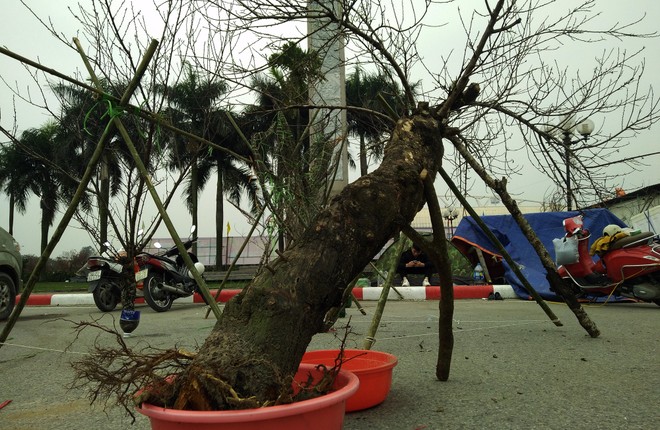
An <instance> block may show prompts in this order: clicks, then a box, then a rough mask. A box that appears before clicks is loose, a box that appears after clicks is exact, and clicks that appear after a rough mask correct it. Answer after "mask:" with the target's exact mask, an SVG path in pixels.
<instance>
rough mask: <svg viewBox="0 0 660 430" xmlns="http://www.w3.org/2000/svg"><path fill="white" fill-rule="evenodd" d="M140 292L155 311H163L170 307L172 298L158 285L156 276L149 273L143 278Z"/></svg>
mask: <svg viewBox="0 0 660 430" xmlns="http://www.w3.org/2000/svg"><path fill="white" fill-rule="evenodd" d="M142 292H143V293H144V301H145V302H147V304H148V305H149V307H150V308H151V309H153V310H155V311H156V312H165V311H168V310H169V309H170V308H171V307H172V303H173V302H174V298H172V295H171V294H170V293H168V292H167V291H164V290H163V289H162V288H161V287H160V281H158V279H157V278H156V276H154V275H151V274H149V276H147V279H145V280H144V288H143V289H142Z"/></svg>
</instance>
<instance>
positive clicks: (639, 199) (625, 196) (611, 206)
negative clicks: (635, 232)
mask: <svg viewBox="0 0 660 430" xmlns="http://www.w3.org/2000/svg"><path fill="white" fill-rule="evenodd" d="M658 205H660V184H655V185H650V186H648V187H644V188H640V189H638V190H636V191H631V192H623V193H617V196H616V197H614V198H612V199H609V200H605V201H602V202H600V203H598V204H595V205H591V206H587V207H584V208H582V209H593V208H606V209H608V210H609V211H610V212H612V213H613V214H614V215H616V216H617V217H619V218H620V219H621V221H623V222H625V223H626V224H628V225H632V224H633V217H635V216H636V215H638V214H641V213H643V212H646V211H648V210H650V209H651V208H653V207H655V206H658Z"/></svg>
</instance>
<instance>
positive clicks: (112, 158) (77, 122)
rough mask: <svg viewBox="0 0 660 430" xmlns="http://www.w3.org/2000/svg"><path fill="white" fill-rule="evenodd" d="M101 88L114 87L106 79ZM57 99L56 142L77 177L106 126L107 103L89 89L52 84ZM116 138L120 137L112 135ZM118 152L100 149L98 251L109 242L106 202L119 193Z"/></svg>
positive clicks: (97, 194)
mask: <svg viewBox="0 0 660 430" xmlns="http://www.w3.org/2000/svg"><path fill="white" fill-rule="evenodd" d="M104 87H109V88H113V85H111V84H110V83H109V82H105V83H104ZM52 89H53V91H54V92H55V94H56V95H57V96H58V97H59V98H60V102H61V114H60V118H59V132H58V136H59V139H58V140H59V141H60V142H61V143H62V148H61V151H62V152H63V153H64V155H63V157H64V159H66V160H68V162H67V164H66V166H68V168H69V170H70V171H71V174H72V175H74V176H78V175H80V174H82V172H83V171H84V169H85V168H86V166H87V164H88V162H89V159H90V157H91V155H92V153H93V152H94V149H95V147H96V144H97V143H98V141H99V139H100V138H101V135H102V134H103V132H104V130H105V128H106V126H107V118H106V117H105V112H106V111H107V106H106V105H105V104H103V103H102V102H99V101H98V100H96V99H95V98H93V97H92V96H91V95H90V94H89V92H88V91H86V90H83V89H81V88H79V87H77V86H74V85H64V84H57V85H54V86H53V87H52ZM113 140H115V141H116V140H119V136H116V137H114V138H113ZM118 156H119V154H118V152H117V151H113V150H110V148H108V150H106V151H104V152H103V155H102V157H101V160H100V162H99V166H98V174H97V175H98V176H97V178H98V181H97V182H93V185H96V184H98V185H97V189H96V192H95V194H96V197H97V204H98V212H99V213H98V216H99V227H98V228H99V234H98V241H99V247H100V249H101V250H103V249H104V247H105V245H104V244H105V243H106V242H107V241H108V217H109V210H108V205H109V201H110V198H111V197H112V196H116V195H117V193H118V192H119V188H120V184H121V181H122V170H121V167H120V163H119V160H118ZM82 204H83V209H89V202H88V200H83V201H82Z"/></svg>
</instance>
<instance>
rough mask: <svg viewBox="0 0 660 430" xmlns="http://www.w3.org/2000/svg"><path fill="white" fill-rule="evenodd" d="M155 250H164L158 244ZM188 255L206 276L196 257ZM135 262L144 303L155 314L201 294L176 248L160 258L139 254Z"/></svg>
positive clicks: (198, 269) (137, 279) (185, 245)
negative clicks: (183, 299)
mask: <svg viewBox="0 0 660 430" xmlns="http://www.w3.org/2000/svg"><path fill="white" fill-rule="evenodd" d="M192 231H194V228H193V230H192ZM194 242H195V240H192V239H189V240H187V241H186V242H184V244H183V246H184V248H186V249H188V248H190V247H191V246H192V244H193V243H194ZM154 246H155V247H156V248H158V249H160V248H161V245H160V243H158V242H156V243H155V244H154ZM188 255H189V256H190V259H191V260H192V261H193V263H194V264H195V269H197V271H198V272H199V274H200V275H201V274H202V273H204V270H205V267H204V264H202V263H200V262H199V260H198V259H197V256H196V255H195V254H193V253H192V252H188ZM135 260H136V263H137V264H138V266H139V267H138V271H137V272H136V274H135V280H136V281H137V282H138V283H142V284H143V292H144V300H145V301H146V302H147V304H148V305H149V306H150V307H151V308H152V309H153V310H155V311H156V312H165V311H167V310H169V309H170V308H171V307H172V303H173V302H174V300H176V299H178V298H180V297H188V296H192V295H193V294H194V293H195V292H199V286H198V285H197V282H196V281H195V278H193V276H192V273H190V271H189V270H188V268H187V267H186V265H185V263H184V261H183V257H181V254H180V253H179V250H178V248H177V247H176V246H173V247H172V248H170V249H168V250H167V251H165V252H163V253H159V254H150V253H146V252H145V253H141V254H138V256H137V257H136V258H135ZM202 297H203V296H202ZM205 301H206V300H205Z"/></svg>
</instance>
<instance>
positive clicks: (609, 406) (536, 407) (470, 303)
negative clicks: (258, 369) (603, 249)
mask: <svg viewBox="0 0 660 430" xmlns="http://www.w3.org/2000/svg"><path fill="white" fill-rule="evenodd" d="M175 303H176V302H175ZM362 305H363V306H364V308H365V310H366V311H367V315H366V316H363V315H361V314H360V313H359V312H358V311H357V309H356V308H355V307H352V308H349V309H348V310H347V317H346V318H342V319H340V320H339V322H338V324H337V326H336V327H337V329H338V330H337V332H336V333H322V334H319V335H317V336H316V337H315V338H314V339H313V340H312V343H311V344H310V346H309V349H325V348H338V347H339V345H340V340H339V337H338V336H340V335H342V334H343V330H342V329H341V326H342V325H345V324H346V323H347V322H348V321H349V318H350V323H351V334H350V335H349V340H348V344H347V347H349V348H361V347H362V344H363V341H364V338H365V335H366V332H367V329H368V327H369V326H370V324H371V319H372V316H373V313H374V309H375V306H376V302H367V301H365V302H363V303H362ZM550 306H551V308H552V310H553V311H554V312H555V313H556V314H557V316H559V318H560V319H561V320H562V322H563V323H564V326H563V327H555V326H554V325H553V324H552V323H551V322H550V321H549V320H548V318H547V317H546V315H545V314H544V313H543V311H542V310H541V309H540V308H539V307H538V306H537V305H536V303H534V302H526V301H521V300H504V301H487V300H458V301H456V310H455V315H454V316H455V318H454V333H455V344H454V354H453V359H452V368H451V376H450V379H449V381H447V382H439V381H438V380H437V379H436V378H435V366H436V360H437V350H438V337H437V333H438V330H437V324H438V302H437V301H416V302H413V301H397V302H389V303H388V305H387V307H386V309H385V313H384V317H383V319H382V321H381V324H380V328H379V330H378V333H377V336H376V339H377V340H376V343H375V345H374V347H373V349H377V350H381V351H386V352H389V353H392V354H395V355H396V356H397V357H398V359H399V363H398V365H397V367H395V369H394V377H393V384H392V390H391V392H390V395H389V397H388V398H387V400H386V401H385V402H384V403H383V404H381V405H380V406H377V407H375V408H372V409H369V410H366V411H361V412H355V413H351V414H347V415H346V418H345V421H344V428H345V429H482V428H507V429H532V428H536V429H565V428H571V429H594V428H604V429H648V428H655V427H656V426H657V423H658V422H660V408H659V407H658V405H660V376H659V375H660V359H659V358H658V346H659V345H660V336H659V335H658V334H659V328H660V324H659V323H660V308H659V307H658V306H655V305H651V304H612V305H607V306H589V307H587V312H588V313H589V315H590V316H591V317H592V319H593V320H594V321H595V322H596V323H597V325H598V327H599V328H600V330H601V332H602V335H601V337H599V338H597V339H591V338H589V337H588V335H587V334H586V332H585V331H584V330H583V329H582V328H581V327H580V326H579V325H578V323H577V321H576V319H575V317H574V316H573V314H572V313H571V312H570V311H569V310H568V309H567V308H566V307H565V306H564V305H562V304H550ZM140 309H141V310H142V311H143V312H142V319H141V322H140V325H139V327H138V328H137V330H136V331H135V335H134V336H133V337H131V338H129V339H128V342H129V344H131V345H134V346H136V347H143V346H146V345H150V346H153V347H171V346H173V345H175V344H176V345H179V346H181V347H186V348H191V349H194V348H195V347H196V345H198V344H200V343H201V342H203V340H204V339H205V337H206V336H207V334H208V333H209V332H210V331H211V330H212V328H213V325H214V321H213V319H204V315H205V314H206V308H205V307H204V306H203V305H200V304H175V305H174V307H173V308H172V309H171V310H170V311H169V312H165V313H155V312H153V311H151V310H150V309H149V308H147V307H144V306H141V307H140ZM113 316H114V317H115V318H118V312H115V313H113V314H106V315H102V314H101V313H100V312H99V311H98V310H96V308H95V307H93V306H69V307H54V306H48V307H27V308H26V309H25V310H24V311H23V314H22V316H21V318H20V319H19V321H18V323H17V324H16V326H15V327H14V329H13V331H12V333H11V335H10V337H9V339H8V340H7V342H6V344H5V345H4V346H3V347H2V348H1V349H0V404H2V403H3V402H5V401H8V400H10V401H11V402H10V403H9V404H6V406H4V407H3V408H2V409H0V428H2V429H125V428H134V429H147V428H150V425H149V422H148V420H147V419H146V418H145V417H143V416H141V415H138V416H137V421H136V422H135V423H134V424H133V425H131V419H130V417H127V416H126V415H125V414H124V412H123V411H122V410H121V409H119V408H117V407H110V408H108V409H107V410H105V411H104V409H103V405H102V404H94V405H91V406H90V404H89V401H88V399H87V393H86V392H80V391H71V390H68V389H67V386H68V384H69V383H70V382H71V381H72V378H73V372H72V370H71V368H70V365H69V363H70V362H71V361H74V360H76V359H77V358H79V357H81V356H82V355H83V354H86V353H87V352H88V351H89V350H90V348H91V346H92V345H93V344H94V342H100V343H103V344H106V343H109V342H110V341H111V339H110V337H109V336H107V335H105V334H103V335H101V334H99V333H97V332H91V331H88V332H84V333H83V334H82V335H81V336H80V337H79V338H77V339H75V333H74V331H73V325H74V323H75V322H78V321H90V320H93V319H97V318H99V317H102V318H101V320H100V321H101V322H103V323H105V324H109V325H110V324H112V323H113ZM654 422H655V423H656V424H653V423H654Z"/></svg>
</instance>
